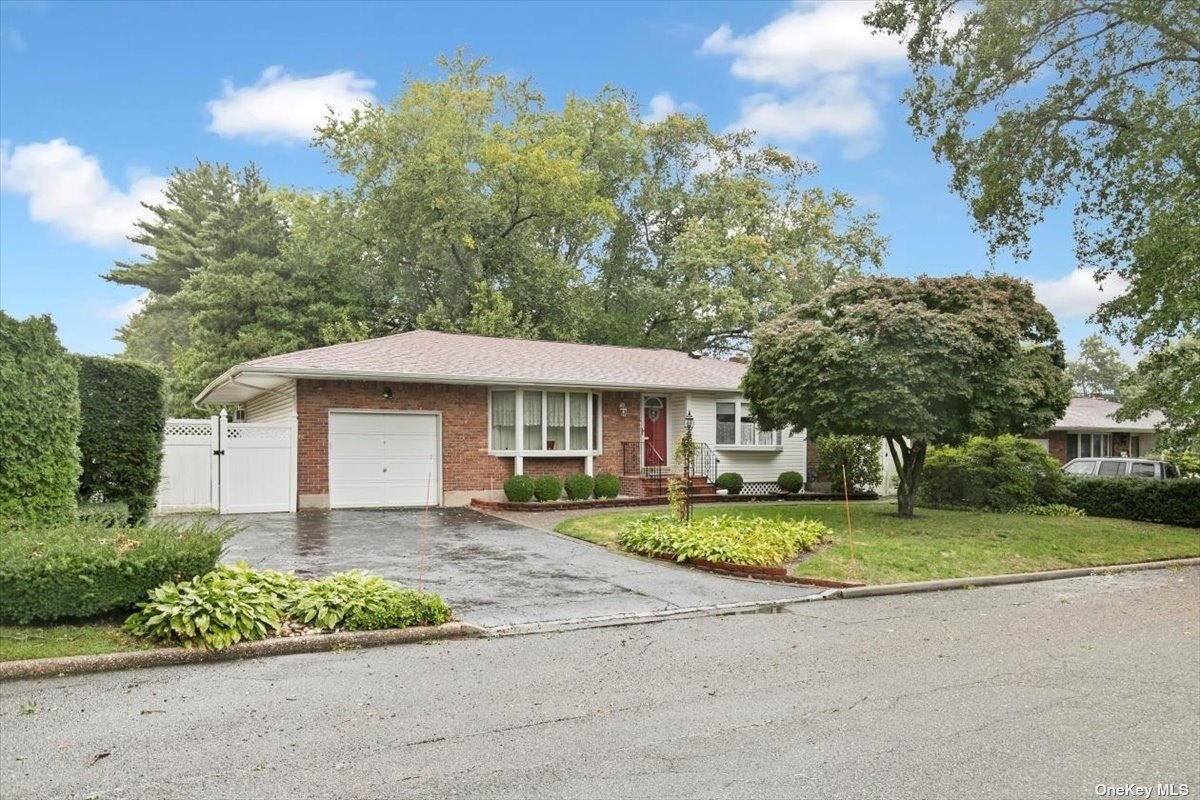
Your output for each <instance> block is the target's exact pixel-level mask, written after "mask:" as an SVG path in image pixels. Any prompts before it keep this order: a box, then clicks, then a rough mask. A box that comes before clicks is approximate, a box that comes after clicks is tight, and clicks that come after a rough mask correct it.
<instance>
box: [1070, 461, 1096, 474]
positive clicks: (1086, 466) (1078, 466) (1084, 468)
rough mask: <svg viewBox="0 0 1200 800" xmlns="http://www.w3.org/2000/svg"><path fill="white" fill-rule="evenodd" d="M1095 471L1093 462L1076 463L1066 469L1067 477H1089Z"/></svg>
mask: <svg viewBox="0 0 1200 800" xmlns="http://www.w3.org/2000/svg"><path fill="white" fill-rule="evenodd" d="M1095 471H1096V462H1095V461H1076V462H1075V463H1074V464H1071V465H1069V466H1068V467H1067V474H1068V475H1091V474H1093V473H1094V472H1095Z"/></svg>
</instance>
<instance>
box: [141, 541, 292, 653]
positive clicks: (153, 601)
mask: <svg viewBox="0 0 1200 800" xmlns="http://www.w3.org/2000/svg"><path fill="white" fill-rule="evenodd" d="M299 583H300V581H299V580H298V579H297V578H296V577H295V576H293V575H291V574H285V573H282V572H273V571H270V570H264V571H262V572H258V571H256V570H252V569H250V568H249V567H248V566H247V565H246V564H245V563H244V562H242V563H239V564H237V565H235V566H232V567H231V566H227V565H224V564H222V565H221V566H219V567H217V568H216V569H214V570H213V571H211V572H206V573H204V574H203V575H197V576H196V577H194V578H192V579H191V580H190V581H181V582H178V583H176V582H173V581H170V582H167V583H164V584H162V585H161V586H156V587H155V588H153V589H151V590H150V592H149V595H150V596H149V599H148V600H144V601H142V602H140V603H138V604H137V608H138V610H137V611H135V612H133V613H132V614H130V615H129V617H128V618H127V619H126V620H125V630H126V631H128V632H129V633H132V634H134V635H135V636H145V637H148V638H152V639H157V640H159V641H171V642H178V643H179V644H182V645H183V646H184V647H198V646H199V647H207V648H209V649H211V650H223V649H225V648H226V647H229V646H230V645H231V644H236V643H237V642H241V641H254V640H255V639H262V638H265V637H267V636H269V635H271V634H273V633H275V632H276V631H278V630H279V627H280V625H281V624H282V623H283V607H284V605H285V604H286V603H287V602H288V599H289V597H290V596H291V593H292V592H294V591H295V590H296V587H297V586H298V585H299Z"/></svg>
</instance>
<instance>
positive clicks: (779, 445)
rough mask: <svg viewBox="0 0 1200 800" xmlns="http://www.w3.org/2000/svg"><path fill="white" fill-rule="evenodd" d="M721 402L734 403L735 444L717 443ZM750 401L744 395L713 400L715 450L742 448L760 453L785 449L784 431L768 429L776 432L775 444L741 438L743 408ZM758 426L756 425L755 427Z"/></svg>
mask: <svg viewBox="0 0 1200 800" xmlns="http://www.w3.org/2000/svg"><path fill="white" fill-rule="evenodd" d="M720 403H733V440H734V443H733V444H717V443H716V439H717V428H716V418H717V405H718V404H720ZM748 403H749V401H748V400H747V399H746V398H744V397H718V398H717V399H716V400H714V401H713V449H714V450H740V451H743V452H759V453H778V452H780V451H781V450H783V431H781V430H776V431H767V433H774V434H775V444H742V443H741V442H740V441H738V440H739V439H741V438H742V409H743V407H744V406H746V405H747V404H748ZM757 427H758V426H757V425H755V428H757Z"/></svg>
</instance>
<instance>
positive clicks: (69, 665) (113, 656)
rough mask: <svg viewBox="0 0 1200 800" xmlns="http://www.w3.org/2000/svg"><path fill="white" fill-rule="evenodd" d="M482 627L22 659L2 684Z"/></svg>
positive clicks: (477, 632)
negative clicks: (223, 646) (205, 647)
mask: <svg viewBox="0 0 1200 800" xmlns="http://www.w3.org/2000/svg"><path fill="white" fill-rule="evenodd" d="M487 635H488V633H487V631H485V630H484V629H483V628H479V627H477V626H475V625H468V624H466V623H463V622H447V623H445V624H443V625H436V626H423V627H417V628H398V629H390V630H382V631H339V632H337V633H319V634H312V635H309V636H287V637H282V638H277V639H262V640H259V641H257V642H241V643H239V644H235V645H233V646H232V647H229V648H226V649H225V650H201V649H194V650H186V649H184V648H182V647H165V648H160V649H157V650H136V651H132V652H125V653H105V654H103V655H93V656H64V657H62V658H31V659H26V660H23V661H4V662H0V681H11V680H20V679H23V678H49V677H58V676H60V675H82V674H84V673H88V672H109V671H113V670H122V669H142V668H145V667H162V666H170V665H173V664H203V663H209V662H213V661H237V660H240V659H244V658H263V657H266V656H282V655H290V654H292V653H319V652H325V651H329V650H338V649H342V648H347V649H357V648H360V647H380V646H383V645H389V644H404V643H409V642H426V641H433V640H437V639H463V638H470V637H481V636H487Z"/></svg>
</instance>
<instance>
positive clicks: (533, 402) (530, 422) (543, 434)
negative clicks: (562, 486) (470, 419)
mask: <svg viewBox="0 0 1200 800" xmlns="http://www.w3.org/2000/svg"><path fill="white" fill-rule="evenodd" d="M490 413H491V419H490V420H489V428H490V431H491V445H490V446H491V450H492V451H493V452H506V453H515V452H551V451H553V452H566V453H586V452H590V451H593V450H594V451H599V449H600V447H599V444H600V395H599V394H598V393H596V392H567V391H559V392H553V391H551V392H544V391H542V390H540V389H495V390H493V391H492V393H491V404H490ZM518 420H519V422H518ZM518 434H519V435H518Z"/></svg>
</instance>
